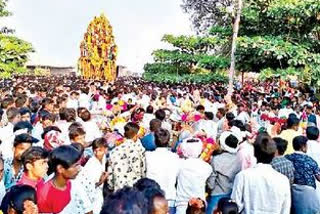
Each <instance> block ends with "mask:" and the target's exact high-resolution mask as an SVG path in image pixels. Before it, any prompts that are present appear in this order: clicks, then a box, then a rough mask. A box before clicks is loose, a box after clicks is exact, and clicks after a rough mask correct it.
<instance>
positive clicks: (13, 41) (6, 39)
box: [0, 0, 34, 78]
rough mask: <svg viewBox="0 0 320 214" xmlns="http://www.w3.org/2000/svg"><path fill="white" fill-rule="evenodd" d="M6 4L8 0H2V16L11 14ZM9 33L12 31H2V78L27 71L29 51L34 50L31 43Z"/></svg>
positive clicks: (0, 57)
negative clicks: (26, 64)
mask: <svg viewBox="0 0 320 214" xmlns="http://www.w3.org/2000/svg"><path fill="white" fill-rule="evenodd" d="M6 6H7V1H6V0H0V18H1V17H6V16H9V15H11V13H10V12H9V11H7V10H6ZM2 27H4V26H2ZM3 29H7V28H3ZM9 34H10V31H6V32H0V78H9V77H10V76H11V74H13V73H24V72H26V71H27V70H26V68H25V63H26V62H27V61H28V53H30V52H32V51H34V50H33V48H32V45H31V44H30V43H28V42H25V41H23V40H21V39H19V38H17V37H15V36H13V35H9Z"/></svg>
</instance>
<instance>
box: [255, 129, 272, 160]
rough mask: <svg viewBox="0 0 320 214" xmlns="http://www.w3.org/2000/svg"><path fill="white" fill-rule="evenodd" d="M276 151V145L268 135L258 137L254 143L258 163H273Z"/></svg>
mask: <svg viewBox="0 0 320 214" xmlns="http://www.w3.org/2000/svg"><path fill="white" fill-rule="evenodd" d="M276 151H277V146H276V143H275V142H274V141H273V140H272V138H271V137H270V136H269V135H268V134H267V133H261V134H259V135H258V136H257V138H256V141H255V143H254V155H255V157H256V158H257V162H258V163H265V164H269V163H271V161H272V159H273V158H274V155H275V153H276Z"/></svg>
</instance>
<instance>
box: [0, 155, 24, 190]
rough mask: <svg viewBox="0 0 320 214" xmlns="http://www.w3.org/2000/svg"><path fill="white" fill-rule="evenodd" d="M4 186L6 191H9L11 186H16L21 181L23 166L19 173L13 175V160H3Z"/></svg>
mask: <svg viewBox="0 0 320 214" xmlns="http://www.w3.org/2000/svg"><path fill="white" fill-rule="evenodd" d="M3 166H4V175H3V179H4V186H5V188H6V190H8V189H10V188H11V187H12V186H14V185H16V183H17V182H18V181H19V180H20V179H21V177H22V175H23V172H24V167H23V165H22V166H21V168H20V169H19V172H18V173H17V175H16V176H15V175H14V172H13V160H12V159H5V160H4V165H3Z"/></svg>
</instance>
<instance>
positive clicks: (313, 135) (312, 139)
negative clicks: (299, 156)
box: [307, 126, 320, 166]
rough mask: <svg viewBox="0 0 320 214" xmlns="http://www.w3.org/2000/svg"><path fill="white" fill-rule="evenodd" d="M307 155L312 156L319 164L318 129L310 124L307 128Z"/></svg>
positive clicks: (319, 144) (319, 145)
mask: <svg viewBox="0 0 320 214" xmlns="http://www.w3.org/2000/svg"><path fill="white" fill-rule="evenodd" d="M307 138H308V142H307V155H309V156H310V157H312V159H313V160H315V161H316V162H317V164H318V165H319V166H320V143H319V142H318V141H317V140H318V138H319V129H318V128H317V127H314V126H311V127H308V128H307Z"/></svg>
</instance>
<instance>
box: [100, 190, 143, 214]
mask: <svg viewBox="0 0 320 214" xmlns="http://www.w3.org/2000/svg"><path fill="white" fill-rule="evenodd" d="M100 214H148V208H147V199H146V198H145V197H144V195H143V193H141V192H140V191H137V190H136V189H134V188H130V187H124V188H123V189H120V190H118V191H117V192H115V193H113V194H111V195H109V196H108V197H107V198H106V199H105V201H104V204H103V206H102V210H101V212H100Z"/></svg>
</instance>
